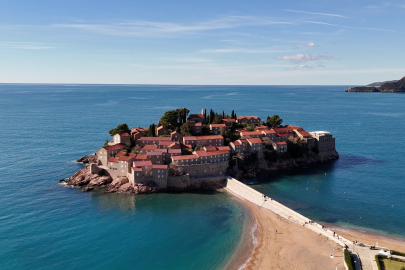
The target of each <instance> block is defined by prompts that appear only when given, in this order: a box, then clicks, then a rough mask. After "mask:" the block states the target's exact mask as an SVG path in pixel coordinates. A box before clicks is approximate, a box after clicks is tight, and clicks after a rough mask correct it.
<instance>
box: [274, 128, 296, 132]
mask: <svg viewBox="0 0 405 270" xmlns="http://www.w3.org/2000/svg"><path fill="white" fill-rule="evenodd" d="M273 130H274V131H275V132H276V133H280V132H288V131H290V132H292V131H293V129H292V128H289V127H283V128H273Z"/></svg>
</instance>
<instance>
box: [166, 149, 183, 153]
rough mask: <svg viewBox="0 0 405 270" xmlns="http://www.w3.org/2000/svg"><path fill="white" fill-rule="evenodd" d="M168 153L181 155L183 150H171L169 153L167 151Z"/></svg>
mask: <svg viewBox="0 0 405 270" xmlns="http://www.w3.org/2000/svg"><path fill="white" fill-rule="evenodd" d="M167 153H169V154H181V149H169V151H167Z"/></svg>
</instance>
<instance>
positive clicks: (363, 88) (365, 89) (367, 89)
mask: <svg viewBox="0 0 405 270" xmlns="http://www.w3.org/2000/svg"><path fill="white" fill-rule="evenodd" d="M345 92H380V91H379V90H378V89H377V88H375V87H367V86H360V87H350V88H348V89H346V90H345Z"/></svg>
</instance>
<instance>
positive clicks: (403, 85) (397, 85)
mask: <svg viewBox="0 0 405 270" xmlns="http://www.w3.org/2000/svg"><path fill="white" fill-rule="evenodd" d="M375 84H377V83H374V84H369V85H368V86H360V87H350V88H348V89H346V90H345V92H383V93H399V92H405V77H403V78H402V79H400V80H399V81H389V82H386V83H384V84H382V85H381V86H380V87H374V86H371V85H375Z"/></svg>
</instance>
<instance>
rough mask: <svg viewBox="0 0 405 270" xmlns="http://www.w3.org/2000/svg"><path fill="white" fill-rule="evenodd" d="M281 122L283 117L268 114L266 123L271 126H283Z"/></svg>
mask: <svg viewBox="0 0 405 270" xmlns="http://www.w3.org/2000/svg"><path fill="white" fill-rule="evenodd" d="M281 123H283V119H281V118H280V116H278V115H277V114H275V115H273V116H272V117H270V116H267V120H266V125H267V126H268V127H270V128H276V127H281Z"/></svg>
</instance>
